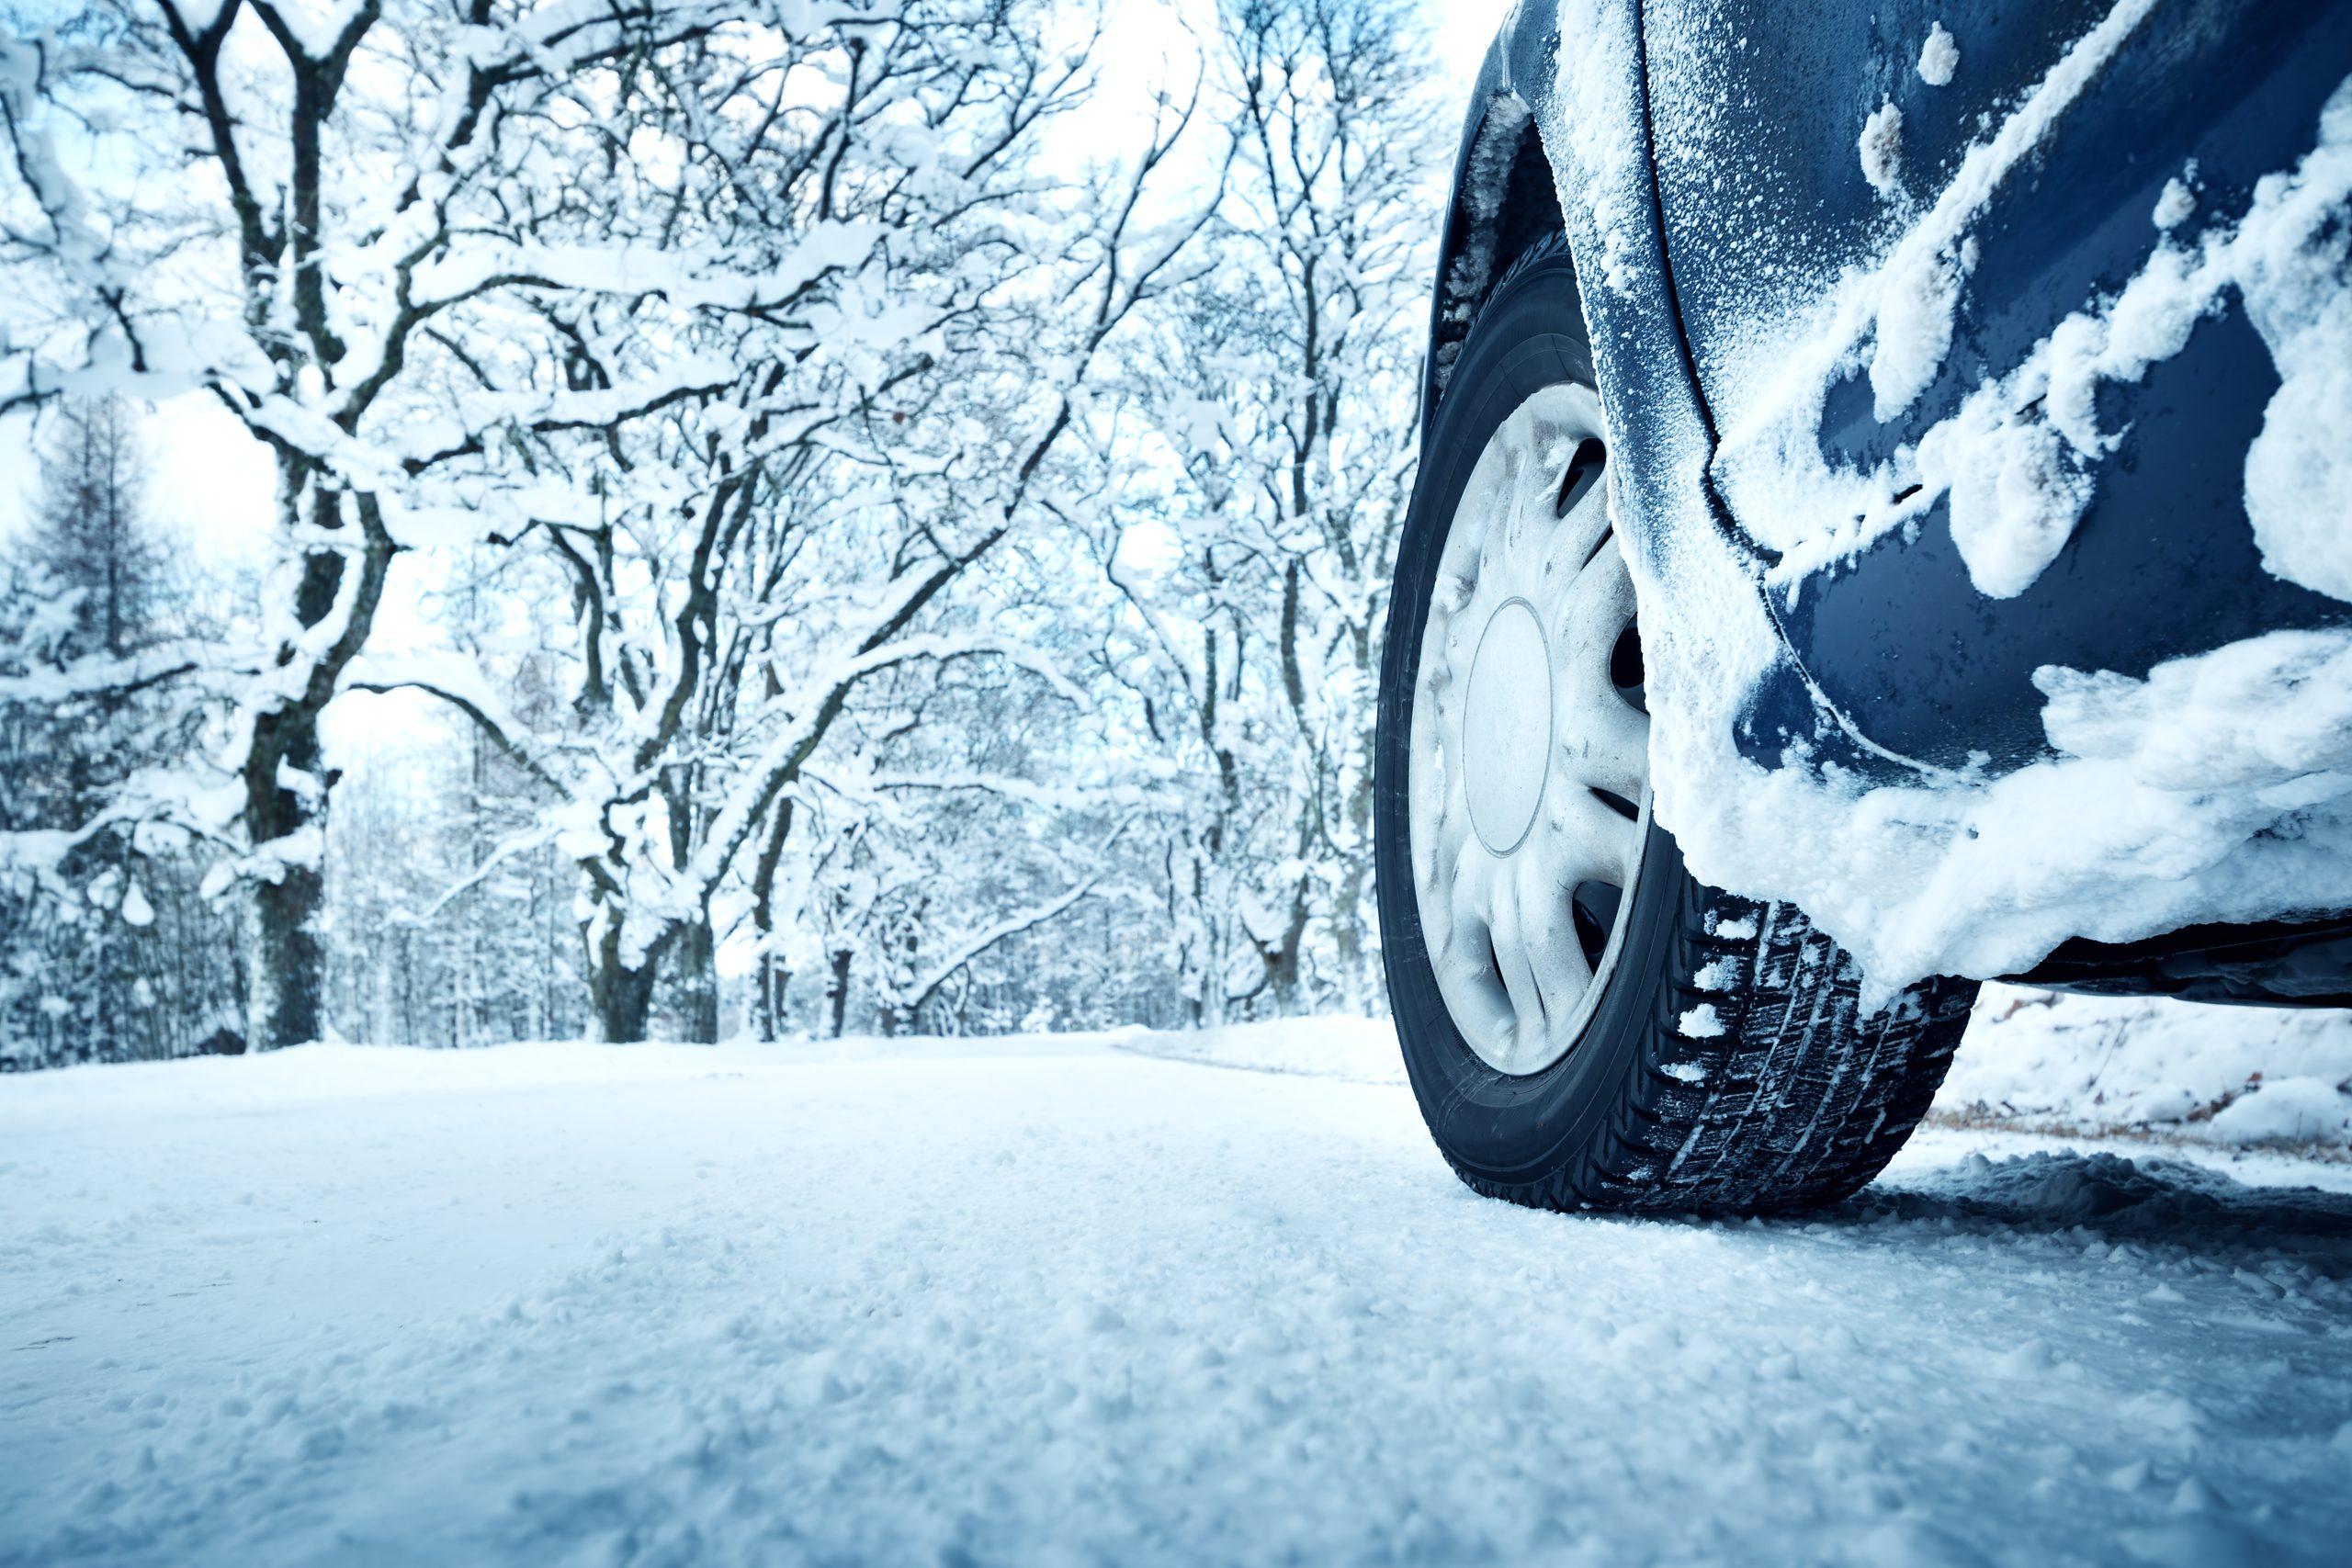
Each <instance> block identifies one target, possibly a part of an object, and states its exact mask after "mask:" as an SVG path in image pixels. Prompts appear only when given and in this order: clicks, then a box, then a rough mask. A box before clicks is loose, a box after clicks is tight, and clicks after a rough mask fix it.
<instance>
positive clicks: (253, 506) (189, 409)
mask: <svg viewBox="0 0 2352 1568" xmlns="http://www.w3.org/2000/svg"><path fill="white" fill-rule="evenodd" d="M1422 5H1423V8H1424V10H1425V11H1426V13H1427V14H1428V16H1429V17H1430V34H1431V38H1432V41H1433V43H1434V45H1435V47H1436V49H1437V51H1438V53H1439V56H1440V60H1441V62H1442V70H1443V73H1444V76H1445V79H1446V80H1447V82H1448V83H1449V84H1450V85H1451V90H1452V94H1453V96H1454V98H1455V99H1456V100H1457V101H1460V100H1463V99H1464V98H1466V96H1467V95H1468V93H1469V90H1470V85H1471V84H1472V82H1473V81H1474V80H1475V79H1476V75H1477V72H1478V62H1479V61H1480V60H1481V59H1482V58H1483V57H1484V55H1485V53H1486V48H1487V41H1488V40H1489V39H1492V38H1493V36H1494V34H1495V30H1496V29H1497V28H1498V27H1499V26H1500V25H1501V22H1502V18H1503V17H1504V14H1505V13H1506V12H1508V11H1509V10H1510V0H1422ZM1211 8H1212V7H1211V4H1210V0H1160V3H1159V4H1155V5H1151V6H1135V5H1122V4H1115V3H1114V11H1113V14H1114V17H1116V21H1115V23H1114V33H1113V36H1112V37H1111V38H1109V39H1106V42H1105V60H1104V83H1103V91H1102V92H1101V93H1100V95H1099V98H1100V100H1101V101H1102V102H1103V104H1104V105H1105V106H1106V111H1107V112H1113V113H1115V112H1118V111H1117V109H1116V107H1115V106H1117V105H1120V104H1123V103H1125V104H1132V103H1135V102H1137V101H1140V96H1141V92H1142V91H1143V90H1148V87H1149V85H1151V83H1152V81H1153V80H1154V79H1155V78H1157V77H1159V75H1160V74H1161V73H1163V72H1164V71H1165V69H1166V67H1167V64H1168V62H1170V60H1171V59H1181V58H1182V54H1183V52H1184V51H1187V50H1188V49H1189V48H1190V46H1189V45H1188V44H1187V42H1186V35H1185V28H1184V25H1183V19H1184V18H1190V19H1191V20H1192V21H1193V24H1194V26H1195V27H1198V26H1200V25H1201V23H1202V21H1203V19H1204V17H1207V16H1208V14H1209V13H1210V11H1211ZM144 436H145V439H146V441H147V444H148V449H149V452H150V454H151V456H152V457H153V462H154V469H155V479H154V483H153V488H152V491H151V504H152V506H153V512H154V516H155V521H156V522H157V523H158V524H159V525H162V526H163V527H164V528H165V529H167V530H169V531H171V532H173V533H175V534H176V535H178V536H180V537H182V538H184V539H185V540H186V541H187V545H188V546H189V547H191V548H193V549H196V550H198V551H201V552H203V553H204V554H206V555H207V556H208V557H212V558H222V559H229V558H244V559H248V560H251V559H254V558H256V557H257V556H258V554H259V547H260V544H261V540H262V532H263V530H264V529H266V526H267V525H268V521H269V516H270V494H271V488H272V482H273V481H272V475H271V471H270V465H269V459H268V457H267V455H266V451H265V450H264V448H263V447H262V446H261V445H260V444H259V443H258V442H256V441H254V439H253V438H252V437H251V436H250V435H248V434H246V433H245V431H244V429H243V426H242V425H241V424H239V423H238V422H237V421H236V420H235V419H234V418H233V417H232V416H231V415H230V414H229V413H228V412H227V411H226V410H224V409H222V408H220V406H219V404H218V403H217V402H216V401H215V400H213V399H212V398H211V397H210V396H209V394H199V393H192V394H189V395H187V396H185V397H180V398H175V399H171V400H167V401H165V402H164V403H162V404H160V405H158V406H157V407H156V408H155V411H154V414H153V418H151V419H150V420H149V421H148V422H147V423H146V427H145V430H144ZM35 439H36V436H35V433H34V431H33V429H32V425H31V422H30V421H29V420H28V419H25V418H23V417H21V416H20V417H17V418H12V419H7V420H0V539H5V538H6V537H8V536H12V535H13V534H15V532H16V531H17V528H18V527H19V526H20V525H21V523H22V520H23V517H24V513H25V510H26V507H27V504H28V501H29V499H30V497H31V494H32V491H33V489H34V483H35V464H34V461H33V443H34V441H35Z"/></svg>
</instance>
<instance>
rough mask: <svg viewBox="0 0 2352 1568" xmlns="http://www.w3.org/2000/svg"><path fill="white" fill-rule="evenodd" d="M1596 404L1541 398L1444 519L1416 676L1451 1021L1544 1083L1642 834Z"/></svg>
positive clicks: (1574, 1031) (1582, 997)
mask: <svg viewBox="0 0 2352 1568" xmlns="http://www.w3.org/2000/svg"><path fill="white" fill-rule="evenodd" d="M1605 461H1606V447H1605V446H1604V445H1603V441H1602V431H1601V423H1600V400H1599V398H1598V397H1597V396H1596V395H1595V393H1594V392H1593V390H1592V389H1590V388H1589V387H1581V386H1575V385H1566V386H1559V387H1552V388H1547V389H1544V390H1543V391H1540V392H1538V393H1536V394H1535V395H1534V396H1532V397H1531V398H1529V399H1528V400H1526V401H1525V402H1523V403H1521V405H1520V406H1519V407H1518V409H1516V410H1515V411H1513V412H1512V413H1511V415H1510V417H1509V418H1508V419H1506V420H1504V421H1503V423H1502V424H1501V426H1500V427H1499V428H1498V429H1497V430H1496V432H1495V434H1494V435H1493V436H1492V437H1491V438H1489V439H1488V441H1487V446H1486V449H1485V450H1484V451H1483V452H1482V453H1480V454H1479V457H1478V462H1477V465H1476V467H1475V468H1473V469H1472V470H1471V474H1470V480H1469V483H1468V484H1467V485H1466V486H1464V489H1463V492H1462V498H1461V500H1460V502H1458V503H1457V504H1456V506H1455V508H1454V513H1453V522H1452V524H1451V525H1450V526H1449V528H1448V531H1447V534H1446V539H1445V547H1444V549H1443V551H1442V553H1441V555H1440V558H1439V561H1438V571H1437V581H1436V584H1435V586H1434V587H1433V589H1432V590H1431V592H1430V613H1429V620H1428V623H1427V625H1426V626H1424V627H1423V629H1422V633H1421V649H1420V665H1419V671H1418V672H1417V673H1416V675H1415V678H1414V687H1413V721H1412V758H1411V770H1410V772H1411V781H1410V789H1411V828H1412V861H1413V892H1414V898H1415V902H1416V903H1417V904H1418V906H1419V910H1420V917H1421V931H1422V935H1423V937H1424V939H1425V941H1426V942H1427V944H1428V948H1429V953H1430V966H1431V968H1432V969H1433V970H1434V971H1435V972H1436V976H1437V983H1438V989H1439V992H1440V993H1441V994H1442V996H1443V997H1444V998H1445V1004H1446V1009H1447V1010H1448V1011H1449V1012H1450V1013H1452V1014H1453V1021H1454V1025H1455V1027H1456V1028H1458V1029H1459V1030H1460V1031H1461V1032H1462V1036H1463V1038H1464V1041H1466V1042H1467V1043H1468V1044H1469V1046H1470V1048H1471V1049H1472V1050H1473V1051H1475V1052H1476V1053H1477V1055H1478V1056H1479V1058H1480V1059H1481V1060H1482V1061H1484V1062H1485V1063H1486V1064H1487V1066H1491V1067H1493V1068H1495V1069H1496V1070H1497V1071H1498V1072H1504V1073H1510V1074H1514V1075H1518V1074H1527V1073H1533V1072H1540V1071H1542V1070H1543V1069H1544V1068H1545V1067H1548V1066H1552V1065H1553V1064H1554V1063H1555V1062H1557V1061H1558V1060H1559V1059H1560V1058H1561V1057H1562V1056H1563V1055H1566V1054H1567V1052H1568V1050H1569V1049H1570V1048H1571V1047H1572V1046H1573V1045H1574V1044H1575V1043H1576V1042H1577V1038H1578V1036H1580V1035H1581V1034H1582V1033H1583V1032H1584V1028H1585V1025H1586V1024H1587V1023H1588V1022H1589V1021H1590V1020H1591V1017H1592V1013H1593V1009H1594V1008H1595V1007H1596V1006H1597V1005H1598V1003H1599V1001H1600V996H1601V993H1602V991H1603V990H1604V989H1605V988H1606V987H1607V985H1608V983H1609V978H1610V976H1611V973H1612V972H1613V971H1614V970H1615V968H1616V964H1617V960H1618V955H1619V952H1620V950H1621V948H1622V947H1623V942H1624V932H1625V922H1626V917H1627V913H1628V911H1629V910H1630V909H1631V908H1632V907H1633V897H1632V892H1633V887H1634V879H1635V877H1636V876H1637V875H1638V874H1639V873H1640V870H1641V859H1642V845H1643V843H1644V841H1645V840H1646V839H1647V838H1648V836H1649V815H1650V791H1649V716H1648V715H1647V713H1645V711H1644V709H1643V706H1642V703H1643V694H1642V686H1641V673H1640V668H1639V642H1638V638H1637V637H1636V636H1635V633H1634V585H1633V580H1632V578H1631V577H1630V576H1628V575H1627V573H1626V570H1625V561H1624V557H1623V555H1622V554H1621V553H1620V551H1619V549H1618V547H1617V541H1616V539H1615V537H1614V536H1613V535H1612V534H1611V530H1610V526H1609V507H1608V496H1607V491H1608V485H1607V484H1606V482H1605V479H1606V474H1605V470H1604V465H1605Z"/></svg>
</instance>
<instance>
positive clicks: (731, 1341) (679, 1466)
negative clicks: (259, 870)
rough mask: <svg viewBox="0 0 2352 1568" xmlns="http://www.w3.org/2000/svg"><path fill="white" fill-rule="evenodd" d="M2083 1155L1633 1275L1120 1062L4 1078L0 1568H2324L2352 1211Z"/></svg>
mask: <svg viewBox="0 0 2352 1568" xmlns="http://www.w3.org/2000/svg"><path fill="white" fill-rule="evenodd" d="M1148 1043H1149V1042H1146V1044H1148ZM1366 1059H1369V1058H1366ZM1260 1065H1261V1066H1278V1065H1280V1064H1279V1063H1278V1062H1274V1061H1271V1060H1269V1061H1261V1063H1260ZM1361 1076H1365V1077H1377V1076H1379V1074H1378V1073H1377V1072H1366V1073H1364V1074H1363V1075H1361ZM2055 1147H2057V1145H2047V1144H2039V1143H2028V1142H2027V1141H2025V1140H2021V1139H2017V1138H2006V1139H2004V1138H1998V1137H1976V1136H1962V1135H1960V1134H1925V1135H1923V1136H1922V1137H1921V1138H1920V1139H1919V1140H1918V1141H1917V1144H1915V1145H1914V1147H1913V1149H1912V1150H1911V1151H1910V1152H1909V1153H1907V1154H1906V1155H1905V1157H1904V1159H1903V1160H1902V1161H1901V1162H1900V1163H1899V1165H1898V1167H1897V1168H1896V1170H1895V1171H1894V1173H1892V1174H1891V1175H1890V1177H1889V1178H1888V1179H1886V1180H1885V1181H1883V1182H1882V1183H1881V1185H1880V1187H1878V1188H1877V1189H1874V1190H1873V1191H1872V1193H1871V1194H1870V1195H1868V1196H1866V1198H1865V1200H1864V1201H1860V1202H1857V1203H1855V1204H1853V1205H1850V1206H1849V1208H1848V1209H1846V1210H1845V1211H1843V1212H1840V1213H1836V1214H1833V1215H1831V1216H1829V1217H1826V1218H1824V1219H1821V1220H1818V1221H1815V1222H1810V1223H1803V1224H1658V1223H1631V1222H1625V1221H1620V1220H1614V1219H1607V1218H1598V1217H1589V1216H1562V1215H1549V1214H1540V1213H1526V1212H1522V1211H1519V1210H1514V1209H1510V1208H1507V1207H1504V1206H1501V1205H1498V1204H1495V1203H1490V1202H1487V1201H1481V1200H1478V1199H1476V1198H1475V1197H1473V1196H1472V1195H1471V1194H1470V1193H1468V1192H1467V1191H1466V1190H1463V1189H1462V1188H1461V1187H1459V1186H1458V1185H1457V1184H1456V1183H1455V1182H1454V1181H1453V1178H1452V1177H1451V1176H1449V1175H1448V1174H1447V1173H1446V1172H1445V1170H1444V1169H1443V1168H1442V1166H1441V1165H1440V1164H1439V1162H1438V1161H1437V1159H1436V1156H1434V1154H1433V1153H1432V1152H1431V1150H1430V1146H1429V1144H1428V1142H1427V1140H1426V1138H1425V1136H1424V1134H1423V1133H1422V1130H1421V1128H1420V1125H1419V1121H1418V1119H1417V1117H1416V1115H1415V1112H1414V1108H1413V1105H1412V1101H1411V1099H1410V1097H1409V1096H1408V1094H1407V1093H1406V1092H1405V1091H1404V1090H1403V1089H1401V1088H1399V1087H1397V1085H1396V1084H1394V1083H1380V1082H1357V1081H1345V1080H1343V1079H1334V1078H1329V1077H1312V1076H1300V1075H1297V1074H1295V1073H1287V1072H1279V1071H1237V1070H1233V1069H1231V1068H1229V1067H1224V1066H1205V1065H1200V1064H1196V1063H1190V1062H1178V1061H1170V1060H1165V1059H1156V1058H1154V1057H1151V1056H1148V1055H1140V1054H1137V1053H1136V1052H1135V1051H1130V1050H1113V1049H1110V1048H1108V1047H1107V1046H1105V1045H1104V1044H1103V1043H1101V1042H1099V1041H1095V1042H1087V1041H1076V1042H1069V1043H1052V1042H1037V1041H1032V1042H1025V1043H992V1044H987V1045H981V1046H978V1047H949V1046H936V1047H918V1048H916V1049H915V1050H913V1051H911V1052H910V1053H906V1054H899V1055H888V1056H885V1055H880V1054H879V1053H878V1052H872V1051H869V1052H863V1053H861V1052H858V1051H854V1050H852V1051H844V1052H841V1053H835V1054H832V1055H831V1057H830V1058H825V1057H812V1056H811V1055H809V1054H807V1053H805V1052H801V1053H796V1052H795V1051H792V1050H789V1049H781V1048H767V1049H765V1050H763V1049H762V1048H757V1047H749V1046H746V1047H729V1048H721V1049H719V1050H717V1051H710V1050H695V1049H691V1048H675V1047H644V1048H637V1049H630V1050H596V1049H591V1048H585V1047H579V1046H568V1047H509V1048H506V1049H503V1050H499V1051H492V1052H479V1053H470V1054H462V1055H461V1054H455V1053H448V1054H440V1053H430V1054H428V1053H417V1052H393V1051H358V1050H352V1049H347V1048H332V1047H320V1048H312V1049H309V1050H305V1051H300V1052H288V1053H284V1054H281V1055H277V1056H274V1057H266V1058H261V1059H257V1060H247V1061H240V1062H219V1061H214V1062H196V1063H182V1064H170V1065H160V1066H142V1067H128V1068H125V1067H112V1068H99V1069H79V1070H75V1071H71V1072H65V1073H57V1074H49V1075H42V1076H39V1077H26V1078H17V1079H12V1080H0V1562H10V1563H15V1562H25V1563H31V1562H44V1563H46V1562H82V1561H106V1562H154V1563H182V1562H239V1563H243V1562H262V1563H279V1562H287V1563H291V1562H324V1561H341V1562H369V1563H373V1562H453V1561H481V1560H493V1561H505V1560H511V1561H515V1562H662V1563H670V1562H693V1561H713V1562H786V1563H789V1562H864V1561H873V1562H923V1563H931V1562H937V1563H943V1564H956V1563H977V1562H1071V1563H1091V1562H1120V1563H1131V1562H1170V1563H1177V1562H1182V1563H1194V1562H1216V1561H1227V1560H1230V1561H1239V1562H1285V1561H1305V1562H1335V1561H1379V1562H1392V1561H1416V1562H1419V1561H1428V1562H1592V1563H1619V1562H1702V1561H1741V1562H1758V1561H1766V1562H1783V1561H1785V1562H1812V1561H1822V1562H1871V1563H1881V1562H2018V1563H2028V1562H2031V1563H2037V1564H2039V1563H2049V1562H2135V1561H2148V1562H2162V1563H2203V1562H2298V1561H2310V1562H2320V1561H2331V1560H2332V1561H2334V1562H2343V1561H2344V1560H2345V1552H2346V1542H2347V1541H2352V1197H2347V1196H2346V1195H2344V1193H2343V1191H2342V1189H2344V1188H2345V1187H2346V1186H2347V1185H2352V1182H2347V1180H2346V1176H2347V1174H2352V1173H2347V1172H2346V1170H2345V1168H2341V1167H2335V1168H2328V1167H2301V1166H2292V1165H2290V1164H2288V1163H2287V1162H2284V1161H2278V1160H2272V1161H2269V1162H2267V1163H2262V1162H2247V1163H2244V1164H2241V1165H2239V1166H2237V1167H2235V1168H2233V1175H2231V1176H2225V1175H2217V1174H2212V1173H2210V1172H2207V1171H2205V1170H2204V1169H2202V1168H2196V1167H2190V1166H2187V1165H2177V1164H2162V1163H2157V1164H2153V1165H2152V1164H2151V1163H2150V1162H2148V1161H2146V1160H2143V1161H2142V1164H2141V1168H2138V1169H2136V1170H2135V1169H2133V1168H2129V1167H2125V1166H2123V1165H2120V1164H2118V1163H2116V1162H2115V1161H2114V1160H2113V1159H2112V1157H2111V1156H2087V1157H2086V1156H2058V1155H2053V1154H2052V1153H2050V1152H2047V1151H2049V1150H2051V1149H2053V1148H2055ZM2029 1149H2030V1150H2034V1151H2037V1152H2032V1153H2027V1154H2019V1153H2018V1151H2020V1150H2029ZM1986 1153H1989V1154H1990V1155H1991V1156H1992V1157H1991V1158H1990V1160H1989V1161H1988V1160H1987V1159H1986V1158H1985V1157H1984V1156H1985V1154H1986ZM2256 1179H2261V1180H2265V1181H2269V1182H2274V1183H2275V1182H2278V1181H2281V1180H2285V1179H2297V1180H2321V1181H2324V1182H2328V1183H2330V1184H2332V1185H2333V1186H2334V1187H2335V1189H2337V1190H2336V1191H2334V1192H2322V1191H2312V1190H2291V1189H2289V1188H2286V1187H2282V1186H2277V1185H2271V1186H2253V1185H2242V1184H2241V1183H2242V1182H2250V1181H2253V1180H2256Z"/></svg>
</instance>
